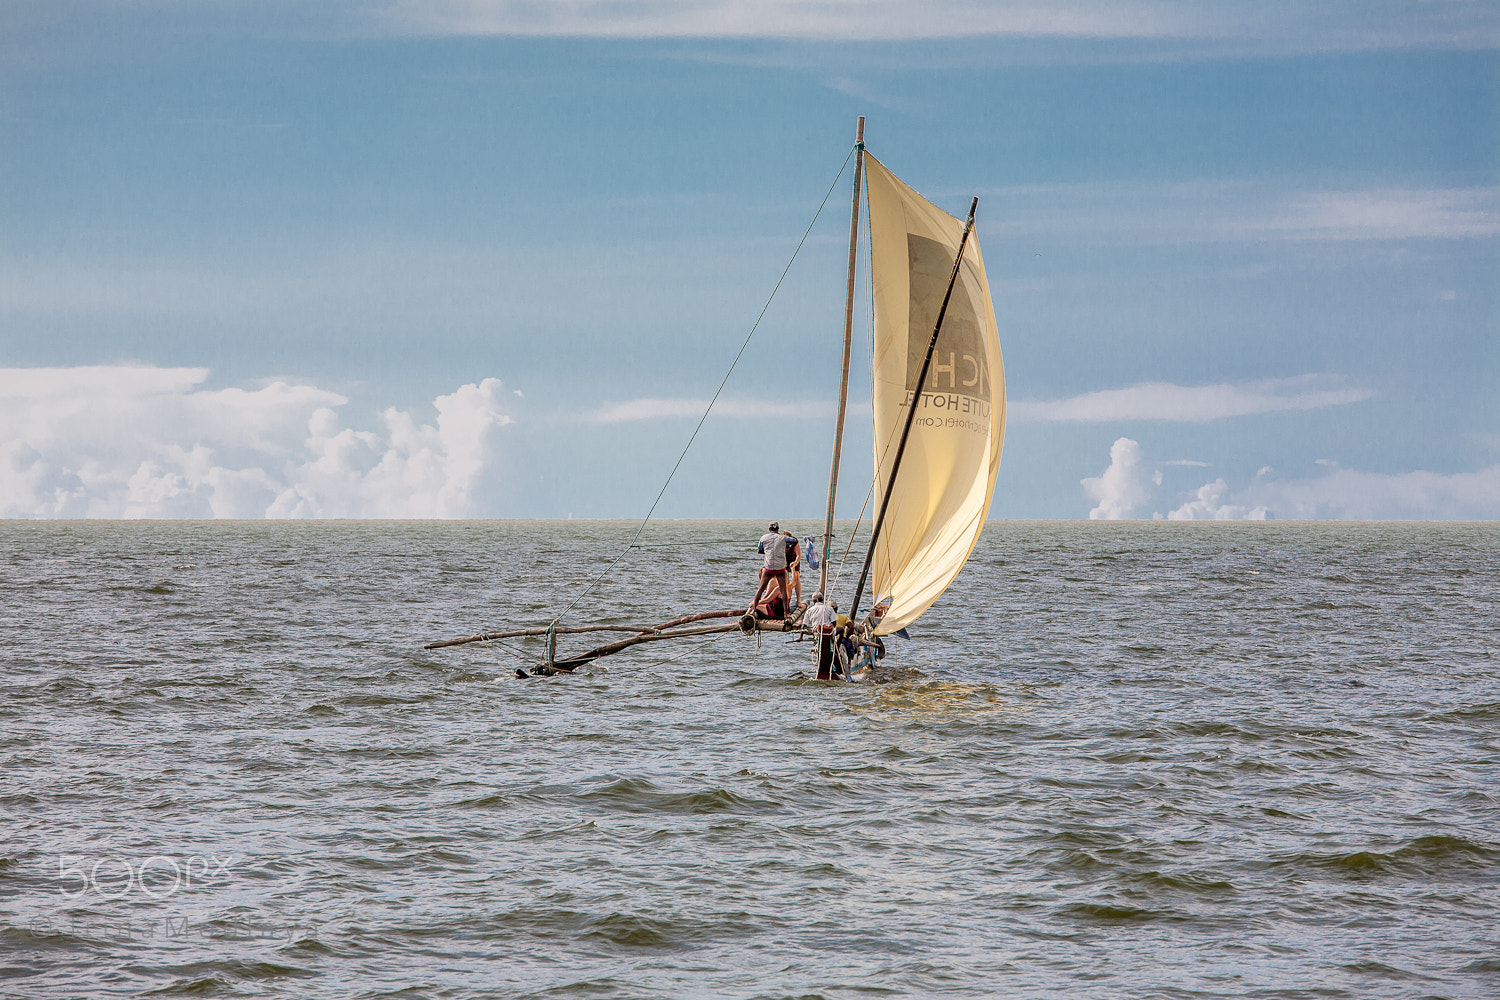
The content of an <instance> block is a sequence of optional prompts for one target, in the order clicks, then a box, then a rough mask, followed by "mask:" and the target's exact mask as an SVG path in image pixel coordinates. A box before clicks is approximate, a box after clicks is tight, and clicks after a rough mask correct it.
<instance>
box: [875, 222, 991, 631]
mask: <svg viewBox="0 0 1500 1000" xmlns="http://www.w3.org/2000/svg"><path fill="white" fill-rule="evenodd" d="M978 208H979V199H978V198H977V197H976V198H975V199H974V200H973V201H972V202H970V203H969V217H968V219H967V220H965V221H964V234H963V236H961V237H960V238H959V241H958V253H956V254H954V255H953V272H952V273H951V274H949V275H948V290H947V291H946V292H944V293H943V304H942V306H941V307H940V308H939V309H938V314H937V322H936V323H934V324H933V325H932V338H931V339H930V340H928V341H927V354H926V355H924V356H923V358H922V368H921V370H920V371H918V372H917V382H916V385H914V386H912V390H911V402H909V403H907V404H906V423H905V424H904V425H903V426H902V428H901V440H900V442H899V443H897V445H896V457H895V458H894V459H892V460H891V478H890V479H889V480H887V481H886V484H885V495H884V496H882V497H881V498H880V512H879V513H877V514H876V515H875V524H874V526H873V527H872V528H871V530H870V548H869V551H867V552H866V553H865V566H864V569H862V570H860V573H859V586H858V587H855V588H854V600H853V601H852V602H851V603H850V605H849V620H850V621H851V622H852V621H854V620H855V617H856V616H857V615H858V614H859V599H860V596H861V595H863V594H864V592H865V581H866V580H868V579H869V578H870V563H871V562H872V561H874V559H875V546H876V544H877V543H878V542H879V541H880V528H881V526H882V525H883V524H884V523H885V510H886V507H888V506H889V505H890V502H891V493H892V492H894V490H895V488H896V473H898V472H900V471H901V455H902V453H903V452H905V451H906V439H907V437H908V436H910V434H911V424H912V419H913V418H914V417H915V416H916V415H917V403H918V401H919V400H921V398H922V384H923V383H924V382H926V381H927V370H928V369H929V368H931V367H932V352H933V350H934V349H935V348H936V347H937V340H938V332H939V331H941V330H942V329H943V316H944V315H946V314H947V312H948V300H949V299H951V298H953V285H954V283H955V282H957V281H958V269H959V266H960V265H962V264H963V260H964V247H965V246H967V245H968V243H969V233H971V232H973V231H974V213H975V211H977V210H978ZM876 474H877V475H878V474H879V470H878V469H877V471H876Z"/></svg>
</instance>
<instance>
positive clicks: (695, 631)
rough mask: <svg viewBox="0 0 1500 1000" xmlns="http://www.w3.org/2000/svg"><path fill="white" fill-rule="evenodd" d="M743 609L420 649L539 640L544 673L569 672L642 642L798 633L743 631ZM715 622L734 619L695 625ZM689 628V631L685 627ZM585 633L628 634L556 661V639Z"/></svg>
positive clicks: (485, 635) (544, 629)
mask: <svg viewBox="0 0 1500 1000" xmlns="http://www.w3.org/2000/svg"><path fill="white" fill-rule="evenodd" d="M745 611H746V609H744V608H734V609H731V610H729V611H704V612H701V613H699V614H696V615H683V616H682V617H680V618H673V619H672V620H671V621H665V622H662V623H661V624H660V625H571V626H568V625H553V626H540V627H535V628H517V629H509V630H507V631H504V632H477V633H475V634H474V635H466V636H462V637H461V638H458V639H440V640H439V641H437V642H429V643H427V645H425V646H423V647H422V648H423V649H443V648H445V647H447V646H463V645H467V644H469V643H472V642H490V641H493V640H496V639H525V638H532V639H541V638H545V639H546V640H547V643H548V660H547V663H546V664H545V665H544V666H545V667H546V668H547V669H551V670H562V671H568V672H571V671H573V670H576V669H578V668H579V667H582V666H586V665H587V664H589V663H592V662H593V661H595V660H597V659H599V657H601V656H608V655H609V654H610V653H618V652H620V650H622V649H629V648H630V647H631V646H638V645H640V644H641V643H643V642H656V641H657V640H658V639H681V638H687V637H690V636H695V635H714V634H716V633H720V632H733V631H735V630H736V629H738V630H739V631H741V632H745V633H747V634H748V633H750V632H788V631H797V626H795V625H789V624H788V623H787V622H784V621H782V620H780V619H776V618H768V619H763V620H762V619H756V620H755V621H754V624H753V625H752V626H750V627H748V628H747V627H746V625H745V622H744V620H743V617H742V616H744V614H745ZM715 618H733V619H736V620H735V621H732V622H724V623H715V624H713V625H698V624H696V623H698V622H705V621H711V620H713V619H715ZM687 626H691V627H687ZM585 632H629V633H631V634H630V635H629V636H628V637H626V638H624V639H616V640H615V641H614V642H607V643H605V644H604V645H602V646H595V647H594V648H592V649H586V650H584V651H583V652H581V653H577V654H574V655H572V656H567V657H563V658H561V659H558V658H556V657H555V655H554V651H553V647H554V644H555V643H556V641H557V636H559V635H578V634H580V633H585Z"/></svg>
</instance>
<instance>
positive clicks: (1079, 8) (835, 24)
mask: <svg viewBox="0 0 1500 1000" xmlns="http://www.w3.org/2000/svg"><path fill="white" fill-rule="evenodd" d="M384 14H385V18H384V19H385V21H386V23H387V24H388V25H390V26H391V27H392V28H393V29H395V30H398V31H403V32H414V33H419V34H434V35H520V36H594V37H616V38H806V39H868V40H874V39H893V40H903V41H905V40H911V39H919V38H956V37H971V36H976V35H1011V36H1022V37H1063V38H1169V37H1181V36H1184V35H1213V34H1217V33H1218V31H1219V29H1218V28H1217V27H1216V26H1215V24H1214V19H1213V18H1210V17H1205V16H1204V15H1203V12H1202V11H1201V10H1198V9H1195V8H1194V7H1193V6H1192V5H1185V4H1173V3H1166V2H1160V0H1155V2H1139V0H1138V2H1135V3H1118V2H1114V3H1112V2H1104V0H1070V2H1066V3H1063V2H1052V3H1043V2H1029V3H1028V2H1010V3H986V4H974V3H971V2H965V0H929V2H927V3H923V4H913V3H910V2H909V0H550V2H549V0H392V2H390V3H388V4H387V5H386V6H385V10H384Z"/></svg>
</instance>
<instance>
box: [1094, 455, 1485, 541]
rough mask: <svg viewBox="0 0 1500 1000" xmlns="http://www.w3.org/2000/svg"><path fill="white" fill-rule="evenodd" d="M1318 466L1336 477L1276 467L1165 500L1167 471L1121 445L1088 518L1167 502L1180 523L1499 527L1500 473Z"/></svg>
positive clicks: (1124, 514) (1130, 513)
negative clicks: (1484, 523)
mask: <svg viewBox="0 0 1500 1000" xmlns="http://www.w3.org/2000/svg"><path fill="white" fill-rule="evenodd" d="M1164 464H1180V465H1198V464H1201V463H1188V462H1182V461H1179V462H1176V463H1164ZM1317 464H1319V465H1321V466H1323V467H1324V468H1326V469H1328V470H1329V471H1328V472H1325V473H1322V474H1319V475H1315V476H1310V477H1306V478H1301V479H1277V478H1275V476H1274V470H1273V469H1272V467H1271V466H1263V467H1262V468H1261V469H1260V471H1258V472H1257V473H1256V474H1255V476H1254V477H1253V478H1252V479H1251V481H1250V482H1249V483H1248V484H1246V485H1245V486H1242V487H1236V486H1234V485H1233V484H1231V483H1230V482H1229V481H1228V480H1227V479H1225V478H1224V477H1222V476H1221V477H1218V478H1216V479H1214V480H1213V481H1212V482H1208V483H1204V484H1203V485H1202V486H1200V487H1198V488H1197V489H1196V490H1193V491H1192V492H1190V493H1183V494H1177V495H1176V496H1169V497H1160V496H1159V494H1160V493H1161V490H1160V487H1161V486H1162V483H1163V477H1162V475H1161V472H1160V470H1152V469H1151V465H1150V463H1148V462H1147V461H1146V455H1145V452H1144V450H1143V449H1142V448H1141V446H1140V445H1139V444H1138V443H1137V442H1135V441H1132V440H1131V439H1130V438H1124V437H1122V438H1119V439H1118V440H1116V441H1115V443H1114V444H1113V445H1112V446H1111V447H1110V450H1109V467H1108V468H1106V469H1105V470H1104V472H1103V473H1102V474H1101V475H1100V476H1098V477H1097V478H1092V479H1085V480H1083V481H1082V483H1083V490H1084V495H1085V496H1087V497H1088V498H1089V499H1090V500H1091V501H1094V503H1095V506H1094V507H1093V508H1092V509H1091V510H1090V511H1089V517H1090V518H1091V519H1094V520H1101V519H1102V520H1115V519H1120V518H1130V517H1142V516H1145V513H1144V512H1145V511H1146V510H1147V509H1149V508H1150V507H1152V506H1155V505H1156V503H1157V502H1158V500H1160V499H1166V500H1168V502H1169V503H1173V502H1177V501H1181V502H1180V503H1178V505H1177V506H1176V507H1175V508H1173V509H1172V510H1170V511H1169V512H1168V513H1167V514H1166V518H1167V519H1168V520H1173V521H1265V520H1270V519H1272V518H1277V519H1293V520H1296V519H1307V520H1357V521H1384V520H1392V521H1400V520H1409V521H1428V520H1431V521H1447V520H1459V521H1469V520H1476V521H1477V520H1500V465H1497V466H1491V467H1489V468H1486V469H1480V470H1478V471H1476V472H1458V473H1438V472H1428V471H1425V470H1416V471H1412V472H1399V473H1376V472H1360V471H1357V470H1354V469H1345V468H1340V467H1338V466H1337V464H1336V463H1333V462H1331V461H1330V460H1320V461H1319V462H1318V463H1317ZM1152 516H1154V517H1157V518H1160V517H1161V516H1162V515H1161V513H1160V512H1159V511H1156V512H1154V513H1153V515H1152Z"/></svg>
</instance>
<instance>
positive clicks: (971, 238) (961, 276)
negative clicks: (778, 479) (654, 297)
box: [425, 117, 1005, 680]
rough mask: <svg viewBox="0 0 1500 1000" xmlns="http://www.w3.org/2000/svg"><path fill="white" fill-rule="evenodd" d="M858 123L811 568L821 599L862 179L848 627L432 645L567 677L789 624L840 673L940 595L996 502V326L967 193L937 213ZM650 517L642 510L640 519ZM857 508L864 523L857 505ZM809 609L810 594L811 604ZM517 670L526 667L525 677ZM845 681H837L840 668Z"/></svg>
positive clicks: (757, 623)
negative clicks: (862, 270) (702, 639)
mask: <svg viewBox="0 0 1500 1000" xmlns="http://www.w3.org/2000/svg"><path fill="white" fill-rule="evenodd" d="M864 130H865V120H864V118H863V117H861V118H860V119H859V123H858V126H857V128H856V134H855V142H854V148H853V150H852V151H851V154H850V155H851V156H853V157H854V159H855V168H854V197H853V204H852V207H851V211H850V220H849V270H848V280H847V282H846V285H845V296H844V298H845V302H844V353H843V366H842V371H841V375H840V378H839V403H838V416H837V419H836V422H835V425H834V434H833V463H832V467H831V470H830V472H829V476H828V506H827V510H826V517H825V519H824V526H823V534H822V536H821V537H822V544H821V553H819V554H820V555H821V559H820V560H819V561H818V566H819V582H818V593H819V594H821V595H829V597H830V599H832V598H833V597H834V596H836V595H833V594H832V593H831V589H830V583H829V578H828V570H829V565H830V556H831V555H832V551H831V550H832V544H833V510H834V501H835V498H836V497H837V494H838V474H839V461H840V457H841V451H842V447H843V437H844V417H845V412H846V409H847V403H848V396H849V358H850V354H851V350H852V347H853V331H854V291H855V264H856V261H857V256H858V246H859V231H860V202H861V190H862V188H863V189H864V191H865V198H866V199H867V204H868V219H869V228H868V231H867V236H868V240H869V245H870V269H869V270H870V277H871V283H872V286H873V293H872V299H873V310H872V313H873V315H872V326H873V330H872V334H871V342H872V356H871V396H872V401H873V407H872V409H873V415H874V423H875V427H874V431H875V435H874V437H875V448H874V476H873V485H872V486H871V493H872V495H874V494H875V493H877V492H878V494H879V496H880V504H879V508H878V510H877V512H876V514H875V518H874V521H873V523H872V526H871V531H870V541H869V546H868V549H867V551H866V553H865V557H864V565H863V568H862V569H861V571H860V575H859V583H858V584H857V585H856V586H855V588H854V592H853V594H852V595H851V596H850V598H849V600H848V602H847V606H848V608H849V611H848V615H847V618H842V619H841V620H843V621H847V622H848V624H847V625H837V624H834V623H832V622H829V623H820V624H816V625H814V624H804V621H805V619H806V618H808V617H811V618H813V620H814V621H817V620H818V619H820V618H828V617H830V616H828V615H826V614H820V615H816V616H813V615H809V609H808V608H806V607H804V608H801V609H799V610H798V611H797V613H796V614H795V615H794V616H793V617H792V618H789V619H786V620H782V619H775V618H762V617H759V616H758V615H756V614H755V612H754V609H751V608H738V609H731V610H726V611H705V612H701V613H698V614H691V615H683V616H682V617H679V618H673V619H671V620H670V621H665V622H662V623H660V624H658V625H618V624H611V625H564V624H562V618H563V616H565V615H566V614H568V612H567V611H565V612H564V613H563V615H560V616H559V617H558V618H555V619H553V620H552V621H551V622H549V623H548V624H545V625H539V626H533V627H528V628H516V629H504V630H497V631H493V632H477V633H475V634H473V635H467V636H463V637H461V638H457V639H444V640H441V641H438V642H430V643H428V644H427V645H426V647H425V648H427V649H442V648H446V647H449V646H460V645H464V644H467V643H479V642H489V641H496V640H505V639H521V638H542V639H545V641H546V654H545V658H544V659H543V661H542V663H541V664H540V666H539V667H538V668H537V669H536V670H535V671H534V673H542V674H551V673H556V672H564V673H566V672H571V671H575V670H578V669H579V668H581V667H585V666H588V665H589V664H591V663H593V662H595V661H596V660H598V659H600V658H601V657H604V656H609V655H612V654H614V653H619V652H622V651H624V650H626V649H630V648H633V647H635V646H639V645H642V644H645V643H650V642H658V641H661V640H664V639H680V638H689V637H695V636H710V635H716V634H719V633H726V632H733V631H736V630H738V631H741V632H743V633H745V634H746V635H754V634H756V633H759V632H796V633H802V634H804V635H807V636H809V637H812V638H814V639H817V640H818V641H817V642H816V644H815V646H814V651H815V652H814V656H815V659H816V661H817V664H818V677H819V679H823V680H827V679H830V678H832V677H834V676H835V675H837V674H839V673H840V671H838V669H837V662H838V658H837V657H836V656H835V646H836V640H838V639H843V640H847V641H848V642H850V643H852V644H854V645H856V646H859V645H864V646H870V647H879V648H882V649H883V645H881V643H880V640H881V637H883V636H887V635H891V634H893V633H903V634H904V630H905V628H906V627H907V626H908V625H910V624H911V623H912V622H914V621H916V619H917V618H918V617H919V616H920V615H921V614H922V613H923V612H924V611H926V610H927V609H928V608H929V607H931V606H932V605H933V603H934V602H936V601H937V599H938V598H939V597H940V596H941V595H942V593H943V591H944V590H946V589H947V588H948V585H949V584H951V583H952V582H953V580H954V578H955V577H956V576H958V572H959V570H961V569H962V568H963V565H964V563H965V562H966V561H967V560H968V558H969V554H970V553H971V552H972V551H973V550H974V545H975V543H976V542H978V540H979V534H980V532H981V531H982V530H983V528H984V520H985V515H986V513H987V512H988V511H989V506H990V500H991V499H992V498H993V496H994V491H995V476H996V474H997V473H998V472H999V468H1000V452H1001V448H1002V446H1003V444H1004V440H1005V371H1004V367H1003V365H1002V362H1001V358H1000V338H999V331H998V328H997V326H996V323H995V308H994V304H993V303H992V301H991V299H990V289H989V282H988V281H987V280H986V278H985V271H984V261H983V258H982V257H981V255H980V252H979V241H978V238H977V237H976V236H975V235H974V214H975V211H976V209H977V207H978V204H979V199H978V198H975V199H973V201H972V202H971V203H970V206H969V214H968V218H967V219H965V220H959V219H957V218H954V217H953V216H951V215H949V214H947V213H946V212H944V211H942V210H941V209H939V208H938V207H937V206H935V205H933V204H932V203H931V202H929V201H927V200H926V199H924V198H923V197H922V196H921V195H919V194H917V193H916V192H915V191H913V190H912V189H911V188H910V187H908V186H907V185H906V184H904V183H902V181H901V180H900V179H899V178H897V177H896V175H895V174H893V173H891V172H890V171H889V170H888V169H886V167H885V166H884V165H883V164H882V163H881V162H880V161H879V160H877V159H875V157H873V156H871V155H869V154H868V153H867V152H866V151H865V143H864ZM845 162H846V164H847V160H846V161H845ZM805 238H806V237H805V236H804V239H805ZM799 246H800V245H799ZM794 258H795V254H794ZM790 266H791V265H790V264H788V268H790ZM773 294H774V293H773ZM751 333H752V335H753V333H754V330H753V329H752V331H751ZM747 342H748V338H747ZM730 370H731V371H733V366H731V368H730ZM725 379H726V381H727V379H728V376H727V375H726V376H725ZM720 388H721V389H722V384H721V386H720ZM714 398H715V399H717V398H718V397H717V394H716V395H715V397H714ZM712 405H713V404H712V403H710V404H709V407H710V409H711V408H712ZM706 416H707V414H706V413H705V417H706ZM699 426H701V422H700V425H699ZM694 433H695V434H696V431H695V432H694ZM691 443H692V442H691V440H690V441H689V445H691ZM867 503H868V501H867ZM653 509H654V508H653ZM650 516H651V515H650V514H649V513H648V514H647V519H648V520H649V518H650ZM860 516H861V520H863V516H864V515H863V512H861V515H860ZM644 524H645V522H644V521H643V522H642V526H643V527H644ZM637 535H639V530H638V531H637ZM627 551H628V549H627ZM622 555H623V553H622ZM615 561H616V562H618V561H619V559H618V558H617V559H616V560H615ZM613 565H614V564H613V563H612V564H611V566H613ZM605 572H606V573H607V572H608V569H606V570H605ZM602 576H603V574H602V573H601V574H600V577H601V578H602ZM872 577H873V583H874V588H873V589H874V593H875V594H876V595H883V596H880V597H879V598H878V599H877V601H876V603H875V609H874V610H873V611H872V612H871V613H870V614H869V615H867V616H866V617H865V618H864V619H862V620H861V619H860V618H859V608H860V604H861V601H862V599H863V594H864V592H865V587H866V584H868V583H870V582H871V579H872ZM597 582H598V579H597V578H596V580H595V583H597ZM580 596H581V595H580ZM574 603H575V605H576V603H577V602H576V601H575V602H574ZM817 607H818V605H817V603H816V601H815V603H814V604H813V605H812V608H813V609H816V608H817ZM569 611H571V607H570V608H569ZM724 619H729V620H727V621H726V620H724ZM607 633H620V634H622V638H619V639H615V640H613V641H610V642H606V643H603V644H601V645H597V646H594V647H592V648H589V649H585V650H583V651H581V652H577V653H568V654H566V655H559V654H558V652H557V643H558V638H559V637H564V636H565V637H573V636H582V635H589V634H607ZM516 672H517V674H518V675H521V676H530V675H529V674H527V673H526V671H524V670H517V671H516ZM843 675H844V676H845V677H848V676H849V673H848V672H844V674H843Z"/></svg>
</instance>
